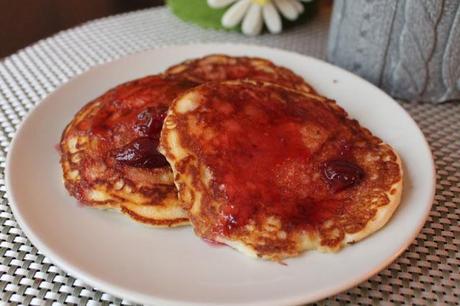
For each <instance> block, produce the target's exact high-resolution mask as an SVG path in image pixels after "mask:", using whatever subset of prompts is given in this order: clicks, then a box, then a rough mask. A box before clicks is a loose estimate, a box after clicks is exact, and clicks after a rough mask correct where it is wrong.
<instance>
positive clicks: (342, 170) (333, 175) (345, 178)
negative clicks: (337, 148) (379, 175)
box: [322, 159, 364, 192]
mask: <svg viewBox="0 0 460 306" xmlns="http://www.w3.org/2000/svg"><path fill="white" fill-rule="evenodd" d="M322 168H323V175H324V178H325V179H326V181H327V183H328V184H329V186H330V187H331V189H332V190H334V192H340V191H342V190H344V189H346V188H349V187H353V186H355V185H357V184H359V183H360V182H361V181H362V179H363V178H364V171H363V169H362V168H361V167H359V166H358V165H356V164H355V163H353V162H350V161H347V160H340V159H336V160H328V161H326V162H324V163H323V167H322Z"/></svg>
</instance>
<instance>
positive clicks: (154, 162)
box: [114, 137, 168, 168]
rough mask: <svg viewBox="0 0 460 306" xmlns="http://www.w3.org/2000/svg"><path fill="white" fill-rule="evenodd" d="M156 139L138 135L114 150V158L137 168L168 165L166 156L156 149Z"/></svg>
mask: <svg viewBox="0 0 460 306" xmlns="http://www.w3.org/2000/svg"><path fill="white" fill-rule="evenodd" d="M157 146H158V140H157V139H153V138H150V137H139V138H137V139H134V140H133V141H131V142H130V143H128V144H127V145H126V146H124V147H122V148H120V149H117V150H115V152H114V155H115V159H116V160H117V161H118V162H120V163H122V164H125V165H128V166H131V167H138V168H160V167H165V166H168V162H167V161H166V158H165V157H164V156H163V155H161V154H160V153H158V151H157Z"/></svg>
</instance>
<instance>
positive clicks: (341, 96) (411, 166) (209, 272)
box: [6, 44, 435, 306]
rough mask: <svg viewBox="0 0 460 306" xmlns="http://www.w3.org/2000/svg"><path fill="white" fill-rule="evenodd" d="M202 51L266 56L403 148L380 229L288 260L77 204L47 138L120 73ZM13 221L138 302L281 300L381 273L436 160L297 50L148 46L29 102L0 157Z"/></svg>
mask: <svg viewBox="0 0 460 306" xmlns="http://www.w3.org/2000/svg"><path fill="white" fill-rule="evenodd" d="M210 53H227V54H233V55H249V56H259V57H265V58H268V59H270V60H272V61H274V62H275V63H276V64H279V65H283V66H286V67H288V68H290V69H292V70H294V71H295V72H296V73H298V74H300V75H301V76H303V77H304V78H305V80H307V81H308V82H309V83H310V84H312V85H313V86H314V87H315V88H316V89H317V90H318V91H319V92H320V93H322V94H324V95H326V96H328V97H330V98H333V99H336V100H337V101H338V103H339V104H340V105H342V106H343V107H344V108H345V109H346V110H347V111H348V112H349V113H350V115H351V116H352V117H354V118H356V119H358V120H359V121H360V122H361V123H362V124H363V125H364V126H366V127H368V128H369V129H370V130H371V131H372V132H374V133H375V134H376V135H378V136H380V137H381V138H382V139H383V140H384V141H386V142H387V143H389V144H391V145H392V146H393V147H394V148H395V149H396V150H397V151H398V152H399V153H400V155H401V158H402V161H403V164H404V168H405V169H404V170H405V177H404V180H405V186H404V193H403V198H402V203H401V205H400V207H399V208H398V210H397V211H396V213H395V215H394V217H393V218H392V219H391V220H390V222H389V223H388V225H387V226H386V227H384V228H383V230H381V231H379V232H377V233H376V234H374V235H372V236H371V237H369V238H368V239H365V240H364V241H362V242H360V243H357V244H356V245H353V246H351V247H347V248H345V249H344V250H343V251H341V252H339V253H337V254H322V253H319V252H314V251H312V252H307V253H305V254H304V255H302V256H300V257H298V258H294V259H289V260H287V261H286V263H287V265H281V264H277V263H273V262H267V261H263V260H254V259H251V258H249V257H246V256H244V255H242V254H240V253H238V252H236V251H233V250H232V249H230V248H228V247H210V246H209V245H208V244H206V243H204V242H202V241H201V240H200V239H199V238H197V237H196V236H195V235H194V234H193V232H192V229H191V228H190V227H184V228H180V229H163V230H162V229H152V228H148V227H145V226H142V225H139V224H136V223H134V222H132V221H130V220H129V219H127V218H126V217H123V216H121V215H119V214H117V213H112V212H104V211H99V210H95V209H91V208H86V207H82V206H81V205H78V204H77V202H76V200H74V199H73V198H72V197H70V196H69V195H68V194H67V192H66V190H65V189H64V186H63V184H62V180H61V169H60V165H59V156H58V153H57V152H56V149H55V145H56V144H57V143H58V142H59V139H60V136H61V133H62V131H63V129H64V127H65V126H66V124H67V123H68V122H69V121H70V120H71V118H72V117H73V115H74V114H75V113H76V112H77V111H78V110H79V109H80V108H81V107H82V106H83V105H84V104H85V103H87V102H88V101H90V100H92V99H93V98H95V97H97V96H99V95H100V94H102V93H104V92H105V91H106V90H108V89H109V88H111V87H113V86H115V85H117V84H120V83H122V82H125V81H128V80H131V79H134V78H138V77H141V76H144V75H147V74H153V73H158V72H160V71H162V70H164V69H165V68H167V67H168V66H170V65H173V64H176V63H178V62H180V61H183V60H185V59H189V58H193V57H199V56H203V55H206V54H210ZM6 183H7V190H8V196H9V200H10V203H11V207H12V209H13V212H14V215H15V217H16V220H17V221H18V223H19V225H20V226H21V228H22V229H23V230H24V232H25V234H26V235H27V237H28V238H29V239H30V240H31V241H32V243H33V244H34V245H35V246H36V247H37V248H38V249H40V250H41V251H42V252H43V253H45V254H46V255H47V256H48V257H49V258H51V260H52V261H53V262H54V263H56V264H57V265H58V266H60V267H61V268H62V269H64V270H66V271H67V272H69V273H70V274H71V275H73V276H75V277H78V278H80V279H82V280H84V281H85V282H87V283H88V284H90V285H93V286H95V287H97V288H99V289H102V290H105V291H107V292H109V293H112V294H114V295H117V296H120V297H123V298H126V299H129V300H132V301H136V302H141V303H148V304H158V305H179V304H180V305H183V304H188V305H204V304H219V305H223V304H228V305H236V304H250V305H264V306H266V305H282V304H286V305H287V304H300V303H306V302H312V301H315V300H319V299H322V298H325V297H327V296H330V295H333V294H335V293H338V292H340V291H343V290H345V289H348V288H350V287H353V286H355V285H357V284H358V283H360V282H362V281H364V280H366V279H367V278H369V277H370V276H372V275H374V274H375V273H377V272H379V271H380V270H382V269H383V268H385V267H386V266H387V265H388V264H390V263H391V262H392V261H393V260H394V259H395V258H396V257H397V256H398V255H400V254H401V253H402V252H403V251H404V250H405V249H406V248H407V247H408V246H409V244H410V243H411V242H412V241H413V240H414V238H415V236H416V235H417V233H418V232H419V230H420V229H421V227H422V225H423V224H424V222H425V219H426V218H427V216H428V213H429V211H430V208H431V204H432V200H433V195H434V185H435V176H434V165H433V160H432V156H431V153H430V149H429V147H428V145H427V142H426V140H425V138H424V137H423V134H422V133H421V131H420V129H419V128H418V127H417V125H416V124H415V122H414V121H413V120H412V119H411V117H410V116H409V115H408V114H407V113H406V112H405V111H404V110H403V109H402V108H401V107H400V106H399V105H398V104H397V103H396V102H395V101H394V100H393V99H391V98H390V97H389V96H387V95H386V94H385V93H383V92H382V91H380V90H379V89H377V88H376V87H374V86H373V85H371V84H369V83H368V82H366V81H364V80H362V79H361V78H359V77H357V76H355V75H353V74H351V73H348V72H346V71H344V70H342V69H340V68H337V67H334V66H332V65H330V64H327V63H325V62H322V61H319V60H317V59H314V58H310V57H307V56H302V55H299V54H295V53H291V52H287V51H282V50H276V49H270V48H265V47H257V46H247V45H229V44H228V45H227V44H209V45H190V46H175V47H168V48H162V49H155V50H150V51H146V52H143V53H138V54H134V55H130V56H127V57H124V58H121V59H119V60H116V61H114V62H111V63H108V64H104V65H100V66H96V67H94V68H92V69H90V70H89V71H87V72H85V73H83V74H82V75H80V76H78V77H76V78H75V79H73V80H71V81H70V82H68V83H67V84H65V85H64V86H62V87H60V88H59V89H58V90H56V91H55V92H53V93H52V94H51V95H49V96H48V97H47V98H46V99H45V100H43V101H42V102H41V103H40V104H39V105H37V107H36V108H35V109H34V110H33V111H31V113H30V114H29V116H28V117H27V119H26V120H25V121H24V123H23V124H22V125H21V127H20V128H19V130H18V132H17V134H16V137H15V139H14V141H13V143H12V144H11V147H10V152H9V154H8V160H7V167H6Z"/></svg>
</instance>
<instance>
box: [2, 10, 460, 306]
mask: <svg viewBox="0 0 460 306" xmlns="http://www.w3.org/2000/svg"><path fill="white" fill-rule="evenodd" d="M328 25H329V14H328V12H321V13H320V14H319V15H318V16H316V17H315V18H314V19H313V20H312V21H311V22H309V23H307V24H305V25H302V26H298V27H296V28H293V29H291V30H289V31H287V32H284V33H283V34H282V35H278V36H273V35H263V36H260V37H257V38H246V37H243V36H242V35H240V34H238V33H225V32H215V31H207V30H202V29H200V28H197V27H195V26H193V25H189V24H185V23H183V22H181V21H179V20H177V19H176V18H175V17H174V16H172V15H171V14H170V13H169V12H168V11H167V10H166V9H165V8H156V9H149V10H145V11H139V12H135V13H130V14H125V15H120V16H115V17H110V18H105V19H101V20H98V21H95V22H91V23H88V24H85V25H83V26H81V27H78V28H75V29H72V30H69V31H65V32H62V33H60V34H58V35H56V36H53V37H51V38H49V39H46V40H43V41H40V42H39V43H37V44H35V45H33V46H31V47H28V48H26V49H25V50H22V51H20V52H18V53H16V54H14V55H12V56H10V57H8V58H6V59H5V60H4V61H2V62H0V168H1V174H0V175H1V177H0V195H1V196H2V201H1V204H0V298H1V301H3V303H5V304H15V303H18V304H32V305H43V304H45V305H48V304H49V305H51V304H53V303H58V304H64V303H66V304H67V303H68V304H79V305H81V304H90V305H99V304H129V302H128V301H124V300H121V299H119V298H116V297H114V296H112V295H109V294H106V293H104V292H101V291H99V290H97V289H95V288H92V287H90V286H87V285H85V284H84V283H82V282H81V281H79V280H77V279H75V278H73V277H71V276H69V275H67V274H66V273H65V272H63V271H62V270H60V269H59V268H57V267H56V266H54V265H53V264H52V263H51V262H50V261H49V260H48V259H47V258H46V257H45V256H44V255H43V254H41V253H40V252H39V251H38V250H37V249H36V248H35V247H33V246H32V245H31V243H30V242H29V241H28V240H27V238H26V237H25V236H24V235H23V233H22V232H21V230H20V228H19V227H18V225H17V224H16V222H15V220H14V217H13V215H12V213H11V210H10V207H9V204H8V201H7V200H6V196H5V186H4V179H3V177H4V176H3V171H4V166H5V156H6V152H7V151H8V145H9V143H10V141H11V137H12V135H13V133H14V131H15V129H16V128H17V126H18V124H19V123H20V122H21V120H22V118H23V117H24V115H25V114H26V113H27V112H28V111H29V110H30V109H31V108H32V107H33V106H34V105H35V104H36V103H38V102H39V101H40V100H41V99H42V98H43V97H45V96H46V95H47V94H48V93H50V92H51V91H53V90H54V89H55V88H56V87H57V86H59V85H60V84H62V83H64V82H66V81H68V80H69V79H70V78H72V77H73V76H75V75H77V74H79V73H81V72H82V71H84V70H86V69H88V68H89V67H91V66H93V65H95V64H98V63H102V62H107V61H110V60H112V59H114V58H117V57H120V56H123V55H125V54H129V53H133V52H136V51H140V50H145V49H150V48H155V47H159V46H165V45H173V44H186V43H195V42H240V43H254V44H261V45H268V46H273V47H278V48H283V49H288V50H292V51H297V52H299V53H303V54H308V55H312V56H316V57H319V58H323V57H324V55H325V45H326V41H327V30H328ZM402 105H403V107H404V108H405V109H407V110H408V112H409V113H410V114H411V115H412V116H413V118H414V119H415V120H416V121H417V123H418V124H419V125H420V127H421V129H422V130H423V132H424V133H425V135H426V137H427V139H428V141H429V143H430V145H431V147H432V150H433V153H434V158H435V162H436V167H437V171H438V185H437V190H436V192H437V194H436V199H435V203H434V206H433V209H432V212H431V214H430V217H429V219H428V222H427V223H426V224H425V226H424V228H423V230H422V232H421V233H420V234H419V235H418V237H417V239H416V241H415V242H414V243H413V244H412V245H411V246H410V248H409V249H408V250H407V251H406V252H405V253H404V254H403V255H402V256H401V257H399V258H398V259H397V260H396V261H395V262H394V263H393V264H392V265H391V266H390V267H388V268H387V269H385V270H384V271H382V272H381V273H379V274H378V275H376V276H374V277H372V278H371V279H369V280H368V281H366V282H364V283H362V284H360V285H359V286H357V287H355V288H353V289H351V290H348V291H347V292H343V293H341V294H339V295H336V296H334V297H330V298H329V299H327V300H324V301H321V302H319V304H324V305H336V304H342V303H346V302H350V303H352V304H359V305H370V304H383V305H385V304H386V305H393V304H414V305H422V304H428V305H432V304H439V305H441V304H451V305H456V304H459V301H460V271H459V266H460V251H459V245H460V226H459V221H460V103H447V104H443V105H430V104H421V103H402Z"/></svg>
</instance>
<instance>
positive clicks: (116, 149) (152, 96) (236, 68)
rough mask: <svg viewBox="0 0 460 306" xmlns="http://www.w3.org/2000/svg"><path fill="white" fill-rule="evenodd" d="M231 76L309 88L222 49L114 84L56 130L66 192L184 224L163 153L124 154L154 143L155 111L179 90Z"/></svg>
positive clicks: (155, 220) (144, 217)
mask: <svg viewBox="0 0 460 306" xmlns="http://www.w3.org/2000/svg"><path fill="white" fill-rule="evenodd" d="M236 77H245V78H246V77H247V78H253V79H259V80H268V81H271V82H280V83H282V84H285V85H286V86H291V87H292V88H300V89H303V90H305V91H310V90H312V89H311V87H310V86H309V85H308V84H306V83H305V82H304V81H303V79H302V78H300V77H299V76H297V75H295V74H294V73H293V72H291V71H290V70H288V69H286V68H282V67H278V66H275V65H274V64H272V63H271V62H269V61H266V60H262V59H258V58H248V57H241V58H240V57H237V58H233V57H229V56H223V55H212V56H207V57H204V58H201V59H195V60H190V61H188V62H185V63H182V64H180V65H177V66H174V67H172V68H170V69H168V71H167V72H166V73H165V74H162V75H158V76H148V77H145V78H142V79H139V80H135V81H131V82H128V83H126V84H122V85H119V86H117V87H115V88H114V89H112V90H110V91H108V92H107V93H105V94H104V95H102V96H101V97H99V98H97V99H96V100H94V101H92V102H90V103H88V104H87V105H86V106H85V107H84V108H83V109H82V110H80V111H79V112H78V113H77V114H76V115H75V118H74V119H73V120H72V122H70V124H69V125H68V126H67V128H66V130H65V131H64V133H63V135H62V139H61V144H60V148H61V152H62V156H61V165H62V168H63V172H64V182H65V186H66V188H67V189H68V191H69V193H70V194H71V195H72V196H74V197H76V198H77V199H78V200H79V201H80V202H82V203H84V204H87V205H90V206H93V207H97V208H113V209H118V210H120V211H121V212H123V213H125V214H126V215H128V216H130V217H131V218H133V219H135V220H136V221H139V222H142V223H146V224H150V225H153V226H176V225H182V224H187V214H186V212H185V211H184V210H183V208H182V207H181V205H180V204H179V203H178V199H177V191H176V189H175V186H174V182H173V177H172V172H171V169H170V168H169V165H168V164H167V162H166V161H165V160H164V158H163V157H161V156H159V155H156V152H153V157H151V158H152V160H150V161H149V160H145V157H144V159H142V158H141V159H140V161H138V162H137V163H138V165H133V163H132V162H131V163H130V162H129V161H126V160H125V159H126V157H129V156H130V154H133V152H134V151H136V152H138V153H139V151H142V150H139V147H140V146H142V147H144V151H145V150H147V151H148V150H151V151H152V150H154V147H155V146H156V144H157V143H158V137H159V136H158V135H159V133H160V130H161V123H162V120H163V118H162V114H163V113H165V112H166V110H167V108H168V106H169V105H170V103H171V102H172V100H173V99H174V98H175V97H176V96H177V95H178V94H180V93H181V92H182V91H184V90H185V89H188V88H191V87H193V86H195V85H198V84H200V83H203V82H207V81H220V80H225V79H227V78H229V79H233V78H236ZM139 116H141V117H142V116H144V117H143V118H139ZM155 116H159V117H158V118H156V119H155V120H156V121H155V120H154V122H153V125H154V131H153V134H154V135H147V134H146V133H145V127H144V126H143V125H145V123H146V120H148V119H149V118H151V117H155ZM107 120H108V122H105V121H107ZM139 125H141V129H139ZM135 147H136V148H137V149H136V148H135ZM123 149H124V150H123ZM141 149H142V148H141ZM144 153H145V152H144ZM150 153H152V152H150ZM117 154H118V155H119V156H118V160H117V158H116V155H117ZM124 160H125V161H124ZM155 161H157V162H158V163H159V164H158V165H155ZM142 162H147V163H153V164H154V165H150V166H149V165H143V164H142ZM135 163H136V162H135ZM139 163H140V164H139Z"/></svg>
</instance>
